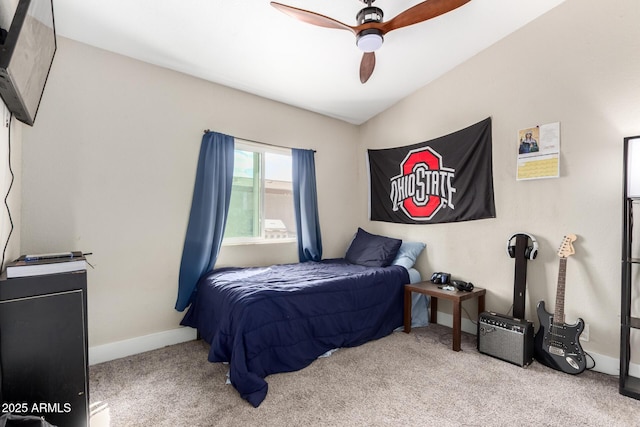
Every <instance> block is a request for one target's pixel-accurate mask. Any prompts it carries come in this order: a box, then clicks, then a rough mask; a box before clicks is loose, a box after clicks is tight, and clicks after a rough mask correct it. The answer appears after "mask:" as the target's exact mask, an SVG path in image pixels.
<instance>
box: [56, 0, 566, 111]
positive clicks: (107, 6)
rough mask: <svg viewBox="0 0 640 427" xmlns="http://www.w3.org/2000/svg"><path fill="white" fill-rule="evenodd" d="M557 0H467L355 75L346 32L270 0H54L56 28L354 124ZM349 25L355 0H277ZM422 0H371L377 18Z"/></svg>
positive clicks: (395, 40)
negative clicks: (367, 74)
mask: <svg viewBox="0 0 640 427" xmlns="http://www.w3.org/2000/svg"><path fill="white" fill-rule="evenodd" d="M563 1H564V0H471V1H470V2H469V3H467V4H465V5H463V6H461V7H459V8H458V9H456V10H454V11H452V12H449V13H447V14H445V15H441V16H439V17H436V18H433V19H430V20H428V21H425V22H422V23H419V24H415V25H412V26H409V27H405V28H401V29H398V30H395V31H392V32H390V33H388V34H387V35H386V36H385V39H384V44H383V46H382V47H381V48H380V49H379V50H378V51H376V67H375V70H374V72H373V75H372V76H371V78H370V79H369V81H368V82H367V83H365V84H362V83H360V78H359V67H360V60H361V57H362V53H361V52H360V51H359V50H358V48H357V47H356V44H355V37H354V35H353V34H352V33H351V32H349V31H343V30H338V29H329V28H323V27H318V26H314V25H310V24H307V23H303V22H301V21H298V20H295V19H293V18H291V17H290V16H287V15H285V14H284V13H282V12H280V11H278V10H276V9H275V8H274V7H272V6H271V5H270V3H269V0H243V1H240V0H235V1H234V0H226V1H224V0H109V1H105V0H53V2H54V13H55V20H56V31H57V34H58V35H59V36H63V37H67V38H70V39H73V40H77V41H80V42H83V43H86V44H88V45H91V46H95V47H98V48H102V49H105V50H108V51H112V52H116V53H119V54H122V55H125V56H129V57H132V58H136V59H139V60H141V61H144V62H148V63H151V64H155V65H158V66H161V67H165V68H169V69H172V70H176V71H179V72H182V73H185V74H189V75H192V76H195V77H199V78H202V79H205V80H208V81H211V82H215V83H218V84H221V85H225V86H229V87H232V88H235V89H239V90H242V91H245V92H249V93H252V94H256V95H259V96H262V97H265V98H269V99H272V100H275V101H279V102H283V103H285V104H289V105H293V106H296V107H299V108H303V109H306V110H310V111H314V112H317V113H320V114H323V115H327V116H330V117H335V118H338V119H340V120H344V121H346V122H349V123H354V124H360V123H363V122H365V121H367V120H368V119H370V118H371V117H373V116H375V115H377V114H378V113H380V112H382V111H384V110H385V109H387V108H388V107H390V106H391V105H393V104H395V103H396V102H397V101H399V100H400V99H402V98H404V97H406V96H407V95H409V94H411V93H412V92H414V91H416V90H417V89H419V88H420V87H422V86H424V85H426V84H428V83H429V82H431V81H433V80H434V79H437V78H438V77H439V76H441V75H442V74H444V73H446V72H447V71H449V70H451V69H452V68H454V67H455V66H457V65H458V64H460V63H462V62H464V61H465V60H467V59H469V58H470V57H472V56H474V55H475V54H477V53H478V52H480V51H482V50H483V49H485V48H487V47H489V46H490V45H492V44H494V43H495V42H497V41H498V40H500V39H502V38H503V37H505V36H507V35H508V34H510V33H512V32H513V31H515V30H517V29H518V28H520V27H522V26H523V25H525V24H527V23H528V22H530V21H532V20H534V19H536V18H537V17H538V16H540V15H542V14H543V13H545V12H547V11H548V10H550V9H552V8H554V7H555V6H557V5H559V4H560V3H562V2H563ZM279 2H280V3H283V4H286V5H290V6H294V7H297V8H300V9H306V10H310V11H313V12H316V13H319V14H322V15H325V16H328V17H331V18H333V19H335V20H338V21H340V22H343V23H345V24H348V25H352V26H355V25H356V14H357V13H358V11H359V10H360V9H362V8H363V7H364V6H365V4H364V3H362V2H361V1H359V0H325V1H318V0H315V1H314V0H279ZM418 3H420V0H377V1H375V3H374V4H373V6H375V7H379V8H380V9H382V10H383V11H384V21H387V20H389V19H392V18H393V17H394V16H396V15H398V14H399V13H401V12H402V11H404V10H406V9H408V8H410V7H412V6H414V5H416V4H418Z"/></svg>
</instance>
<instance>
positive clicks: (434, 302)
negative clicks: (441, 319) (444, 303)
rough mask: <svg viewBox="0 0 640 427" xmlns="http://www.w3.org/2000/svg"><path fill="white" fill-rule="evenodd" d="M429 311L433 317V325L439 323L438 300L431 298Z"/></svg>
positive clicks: (431, 320)
mask: <svg viewBox="0 0 640 427" xmlns="http://www.w3.org/2000/svg"><path fill="white" fill-rule="evenodd" d="M429 309H430V310H431V317H430V320H429V321H430V322H431V323H433V324H436V323H438V298H436V297H431V304H430V305H429Z"/></svg>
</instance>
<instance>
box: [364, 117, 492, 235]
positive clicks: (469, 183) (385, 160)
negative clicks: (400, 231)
mask: <svg viewBox="0 0 640 427" xmlns="http://www.w3.org/2000/svg"><path fill="white" fill-rule="evenodd" d="M368 156H369V173H370V180H371V181H370V189H369V191H370V197H369V200H370V213H371V216H370V218H371V220H373V221H386V222H398V223H404V224H436V223H443V222H457V221H469V220H474V219H483V218H495V216H496V210H495V205H494V200H493V168H492V158H491V118H490V117H489V118H487V119H485V120H483V121H481V122H479V123H476V124H475V125H472V126H469V127H468V128H465V129H462V130H459V131H457V132H454V133H452V134H449V135H445V136H442V137H440V138H436V139H433V140H431V141H426V142H421V143H418V144H413V145H409V146H406V147H398V148H387V149H382V150H368Z"/></svg>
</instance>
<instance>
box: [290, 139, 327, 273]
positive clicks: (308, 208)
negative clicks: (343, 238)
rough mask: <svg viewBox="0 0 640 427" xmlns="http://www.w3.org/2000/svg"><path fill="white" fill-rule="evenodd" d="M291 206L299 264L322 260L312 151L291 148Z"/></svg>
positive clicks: (314, 164)
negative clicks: (292, 207)
mask: <svg viewBox="0 0 640 427" xmlns="http://www.w3.org/2000/svg"><path fill="white" fill-rule="evenodd" d="M291 154H292V166H293V204H294V209H295V213H296V226H297V228H298V258H299V259H300V262H305V261H320V260H321V259H322V238H321V237H320V220H319V218H318V191H317V189H316V163H315V156H314V154H315V152H314V151H313V150H300V149H296V148H294V149H292V150H291Z"/></svg>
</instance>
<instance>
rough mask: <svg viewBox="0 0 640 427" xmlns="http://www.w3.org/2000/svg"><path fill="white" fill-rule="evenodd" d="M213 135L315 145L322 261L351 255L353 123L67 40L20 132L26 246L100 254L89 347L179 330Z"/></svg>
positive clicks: (233, 256) (293, 254)
mask: <svg viewBox="0 0 640 427" xmlns="http://www.w3.org/2000/svg"><path fill="white" fill-rule="evenodd" d="M204 129H211V130H215V131H218V132H223V133H227V134H230V135H234V136H238V137H241V138H247V139H252V140H258V141H263V142H266V143H270V144H277V145H282V146H287V147H297V148H313V149H316V150H317V153H316V162H317V179H318V183H319V184H318V193H319V199H320V206H321V208H320V217H321V227H322V231H323V239H324V242H325V245H324V249H325V256H341V255H342V254H343V253H344V252H343V251H344V247H345V246H346V245H347V243H348V239H349V237H350V234H352V233H353V230H354V227H355V212H356V211H357V209H356V202H355V201H354V200H353V197H352V194H353V193H354V191H355V189H356V183H355V180H354V174H353V171H352V166H351V165H353V164H354V163H355V157H356V142H357V128H356V127H355V126H353V125H350V124H346V123H344V122H341V121H337V120H335V119H330V118H326V117H323V116H320V115H317V114H314V113H310V112H306V111H303V110H300V109H296V108H292V107H289V106H286V105H283V104H279V103H276V102H272V101H268V100H265V99H262V98H259V97H255V96H252V95H248V94H246V93H242V92H238V91H235V90H232V89H229V88H225V87H222V86H219V85H214V84H211V83H208V82H205V81H203V80H199V79H196V78H193V77H189V76H186V75H183V74H179V73H176V72H173V71H169V70H165V69H161V68H158V67H155V66H151V65H148V64H145V63H142V62H139V61H135V60H132V59H129V58H126V57H123V56H119V55H114V54H111V53H108V52H106V51H102V50H99V49H95V48H91V47H89V46H86V45H83V44H80V43H77V42H74V41H70V40H68V39H64V38H59V48H58V52H57V54H56V58H55V60H54V63H53V68H52V70H51V74H50V77H49V82H48V84H47V88H46V91H45V96H44V98H43V100H42V105H41V108H40V112H39V114H38V120H37V122H36V125H35V126H34V127H33V128H27V127H25V130H24V163H23V180H24V183H23V185H24V187H23V188H24V191H23V194H22V200H23V212H22V214H23V220H24V227H23V228H22V252H36V253H38V252H56V251H68V250H82V251H85V252H93V255H92V256H90V257H89V261H90V262H91V264H93V265H94V266H95V269H90V270H89V272H88V280H89V291H88V297H89V299H88V305H89V307H88V310H89V345H90V346H97V345H103V344H107V343H111V342H116V341H122V340H126V339H129V338H134V337H139V336H145V335H149V334H153V333H157V332H162V331H167V330H171V329H174V328H176V327H178V323H179V321H180V319H181V318H182V314H181V313H178V312H176V311H175V310H174V309H173V307H174V304H175V299H176V295H177V278H178V270H179V264H180V257H181V254H182V244H183V242H184V235H185V230H186V226H187V220H188V215H189V208H190V204H191V196H192V191H193V183H194V178H195V169H196V163H197V157H198V150H199V148H200V140H201V137H202V131H203V130H204ZM336 188H340V191H335V189H336ZM337 206H339V207H340V208H341V209H340V211H338V210H337V209H335V207H337ZM351 212H353V214H350V213H351ZM345 213H346V214H345ZM295 261H297V249H296V245H295V244H291V243H290V244H277V245H273V246H271V245H253V246H233V247H225V248H223V250H222V253H221V256H220V258H219V263H218V265H231V264H234V265H261V264H269V263H274V262H295Z"/></svg>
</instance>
